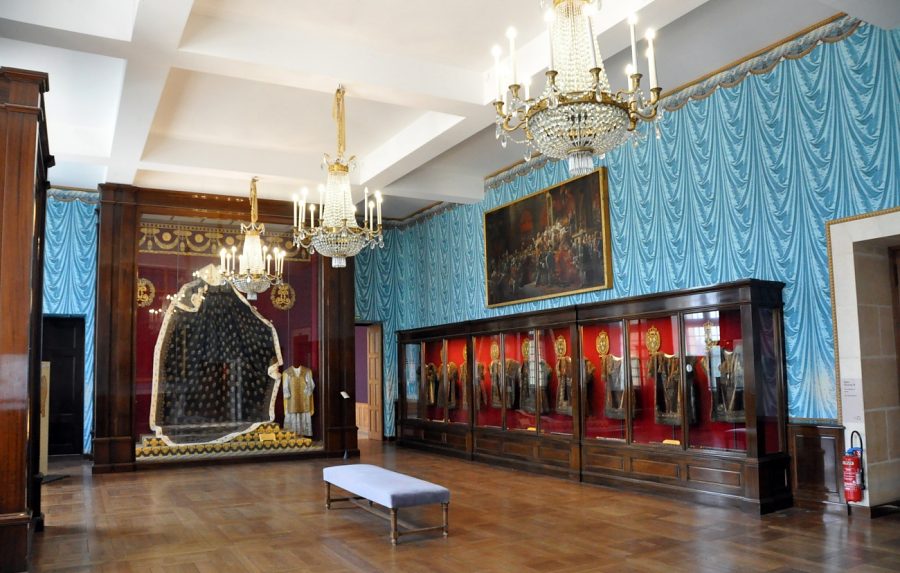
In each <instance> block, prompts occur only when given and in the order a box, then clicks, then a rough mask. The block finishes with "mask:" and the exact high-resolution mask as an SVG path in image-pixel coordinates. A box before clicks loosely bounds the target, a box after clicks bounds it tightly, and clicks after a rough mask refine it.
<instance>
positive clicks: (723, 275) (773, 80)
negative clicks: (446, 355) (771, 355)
mask: <svg viewBox="0 0 900 573" xmlns="http://www.w3.org/2000/svg"><path fill="white" fill-rule="evenodd" d="M787 48H790V46H787ZM898 62H900V31H893V32H887V31H883V30H880V29H878V28H875V27H872V26H868V25H860V26H859V27H858V28H856V29H855V32H854V33H852V34H851V35H850V36H849V37H848V38H846V39H843V40H841V41H839V42H836V43H828V44H821V45H819V46H817V47H815V48H814V49H812V50H811V51H810V52H809V53H808V54H806V55H805V56H803V57H801V58H799V59H790V60H785V61H783V62H781V63H779V64H778V65H777V66H775V67H774V69H772V71H770V72H768V73H762V74H759V75H749V76H747V77H746V79H745V80H744V81H741V82H739V83H737V85H734V86H733V87H728V88H720V89H717V90H715V91H714V92H713V93H712V95H711V96H709V97H707V98H705V99H700V100H698V101H690V102H688V103H687V104H686V105H684V106H683V107H681V108H680V109H678V110H677V111H672V112H668V113H666V114H664V116H663V118H662V119H661V120H660V121H659V122H658V126H659V129H660V137H659V139H657V138H656V137H654V134H653V133H652V131H651V132H650V133H649V134H647V133H645V138H644V140H643V141H641V142H640V143H639V144H638V145H637V146H632V145H625V146H623V147H621V148H620V149H618V150H616V151H614V152H613V153H610V154H609V155H608V157H607V159H606V164H607V166H608V168H609V187H610V217H611V227H612V252H613V267H614V278H613V288H612V289H610V290H607V291H600V292H593V293H584V294H581V295H575V296H569V297H561V298H555V299H547V300H543V301H537V302H533V303H527V304H521V305H514V306H509V307H503V308H498V309H488V308H486V307H485V293H484V290H485V287H484V266H483V265H484V263H483V260H484V259H483V257H484V237H483V234H482V232H481V227H482V216H483V213H484V211H485V210H487V209H491V208H493V207H496V206H499V205H502V204H504V203H508V202H510V201H512V200H514V199H516V198H518V197H522V196H523V195H527V194H529V193H534V192H536V191H539V190H541V189H543V188H545V187H548V186H550V185H553V184H555V183H558V182H560V181H562V180H565V179H567V178H568V173H567V169H566V166H565V165H564V164H563V163H561V162H548V163H546V164H545V165H544V166H543V167H540V168H538V169H533V170H525V171H524V174H523V175H521V176H519V177H514V178H509V180H507V181H505V182H503V183H501V184H499V185H498V186H497V187H496V188H494V189H491V190H489V191H488V192H487V193H486V194H485V199H484V200H483V201H482V202H480V203H478V204H474V205H461V206H458V207H453V208H450V209H446V210H444V211H442V212H440V213H439V214H437V215H435V216H433V217H430V218H427V219H423V220H422V221H419V222H416V223H414V224H411V225H409V226H407V227H405V228H402V229H397V230H391V231H388V232H387V236H386V245H385V248H384V249H383V250H376V251H364V252H363V253H362V254H361V255H359V256H358V257H357V261H356V312H357V316H358V317H360V318H361V319H363V320H369V321H380V322H383V323H384V335H385V340H384V349H385V357H384V365H385V369H384V393H385V395H384V402H385V405H386V411H385V430H386V432H387V433H390V432H392V431H393V428H394V415H395V412H394V411H393V408H392V405H393V403H394V400H396V398H397V383H398V372H397V367H396V365H397V356H396V352H397V346H396V331H397V330H402V329H408V328H415V327H422V326H429V325H435V324H442V323H449V322H458V321H461V320H471V319H479V318H486V317H490V316H498V315H505V314H510V313H520V312H527V311H534V310H541V309H546V308H555V307H559V306H566V305H571V304H577V303H588V302H594V301H600V300H609V299H615V298H620V297H624V296H632V295H640V294H646V293H654V292H662V291H669V290H675V289H683V288H690V287H695V286H701V285H707V284H713V283H720V282H726V281H732V280H736V279H741V278H748V277H752V278H760V279H769V280H778V281H783V282H784V283H786V285H787V286H786V288H785V291H784V299H785V312H784V324H785V341H786V347H787V365H788V408H789V414H790V416H791V417H792V418H793V419H816V420H833V419H836V418H837V415H838V413H837V404H836V387H835V379H834V364H835V358H834V340H833V332H832V315H831V302H830V296H829V293H830V286H829V270H828V253H827V242H826V236H825V224H826V222H827V221H829V220H832V219H836V218H842V217H847V216H851V215H856V214H861V213H867V212H872V211H878V210H882V209H886V208H890V207H895V206H897V205H900V179H898V163H900V109H898V104H897V94H898V93H900V65H898ZM751 63H752V62H751ZM729 83H731V82H729Z"/></svg>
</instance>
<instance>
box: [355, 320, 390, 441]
mask: <svg viewBox="0 0 900 573" xmlns="http://www.w3.org/2000/svg"><path fill="white" fill-rule="evenodd" d="M355 326H363V327H366V348H365V352H366V370H367V371H366V381H367V382H366V383H367V384H368V379H369V373H368V363H369V360H368V354H369V348H368V341H369V332H370V331H371V329H372V328H373V327H377V328H378V330H379V337H378V338H379V351H378V353H379V356H380V358H381V360H380V362H381V369H380V372H378V393H377V396H378V398H380V402H381V407H379V408H376V411H377V414H376V415H377V417H378V420H379V422H380V423H379V426H380V427H381V431H380V432H378V435H375V432H373V431H372V428H371V425H370V427H369V432H368V438H369V439H370V440H384V439H385V435H384V326H383V324H382V323H381V322H369V321H359V322H357V323H356V325H355ZM367 390H368V388H367ZM367 394H368V395H367V403H368V405H369V411H370V412H371V410H372V401H373V397H372V396H373V392H367Z"/></svg>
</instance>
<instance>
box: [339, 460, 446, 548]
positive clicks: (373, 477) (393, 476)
mask: <svg viewBox="0 0 900 573" xmlns="http://www.w3.org/2000/svg"><path fill="white" fill-rule="evenodd" d="M322 478H323V479H324V480H325V508H326V509H331V503H332V502H335V501H349V502H351V503H353V504H354V505H356V506H357V507H360V508H362V509H365V510H366V511H369V512H370V513H373V514H375V515H377V516H379V517H383V518H385V519H390V521H391V543H392V544H393V545H396V544H397V540H398V539H399V537H400V536H401V535H409V534H411V533H422V532H424V531H437V530H439V529H440V530H441V531H443V533H444V537H447V534H448V532H449V529H448V523H447V522H448V517H449V516H448V513H449V506H450V490H448V489H447V488H445V487H442V486H439V485H436V484H433V483H431V482H427V481H425V480H420V479H417V478H414V477H410V476H408V475H404V474H401V473H397V472H393V471H391V470H386V469H384V468H380V467H378V466H373V465H369V464H352V465H346V466H333V467H330V468H325V469H323V470H322ZM331 486H335V487H339V488H340V489H342V490H344V491H346V492H349V493H351V494H353V495H351V496H348V497H331ZM361 499H365V500H367V501H368V502H369V504H368V507H366V506H364V505H362V504H360V503H357V500H361ZM373 503H377V504H378V505H380V506H382V507H385V508H387V509H389V510H390V515H389V516H388V515H385V514H384V513H382V512H379V511H376V510H374V509H373V508H372V504H373ZM432 503H439V504H441V510H442V512H441V513H442V516H443V519H442V521H443V523H442V524H441V525H436V526H434V527H423V528H418V529H414V528H412V527H410V526H409V525H408V524H406V523H404V522H402V521H400V520H399V518H398V510H399V509H400V508H403V507H413V506H417V505H428V504H432ZM398 523H400V524H401V525H403V527H404V529H403V530H402V531H401V530H400V529H399V528H398V526H397V524H398Z"/></svg>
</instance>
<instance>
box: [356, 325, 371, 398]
mask: <svg viewBox="0 0 900 573" xmlns="http://www.w3.org/2000/svg"><path fill="white" fill-rule="evenodd" d="M368 330H369V327H367V326H357V327H356V401H357V402H368V401H369V388H368V384H367V383H366V382H367V378H368V372H367V370H366V332H367V331H368Z"/></svg>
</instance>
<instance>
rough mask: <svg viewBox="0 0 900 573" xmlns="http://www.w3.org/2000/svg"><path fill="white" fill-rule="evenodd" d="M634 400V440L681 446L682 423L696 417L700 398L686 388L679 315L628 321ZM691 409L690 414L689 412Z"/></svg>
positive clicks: (632, 433)
mask: <svg viewBox="0 0 900 573" xmlns="http://www.w3.org/2000/svg"><path fill="white" fill-rule="evenodd" d="M628 354H629V356H630V363H629V366H630V369H631V372H630V378H631V389H632V392H631V401H632V403H633V404H634V414H633V416H632V423H631V441H632V442H635V443H638V444H664V445H668V446H680V445H681V443H682V421H683V419H684V417H685V414H686V415H687V416H688V418H689V419H691V420H693V419H695V417H696V410H697V408H696V396H695V392H694V391H693V390H692V389H690V388H689V389H688V393H687V395H686V396H685V395H684V392H683V388H682V383H681V380H682V368H681V350H680V336H679V329H678V317H677V316H663V317H658V318H642V319H637V320H630V321H628ZM685 410H687V412H685Z"/></svg>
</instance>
